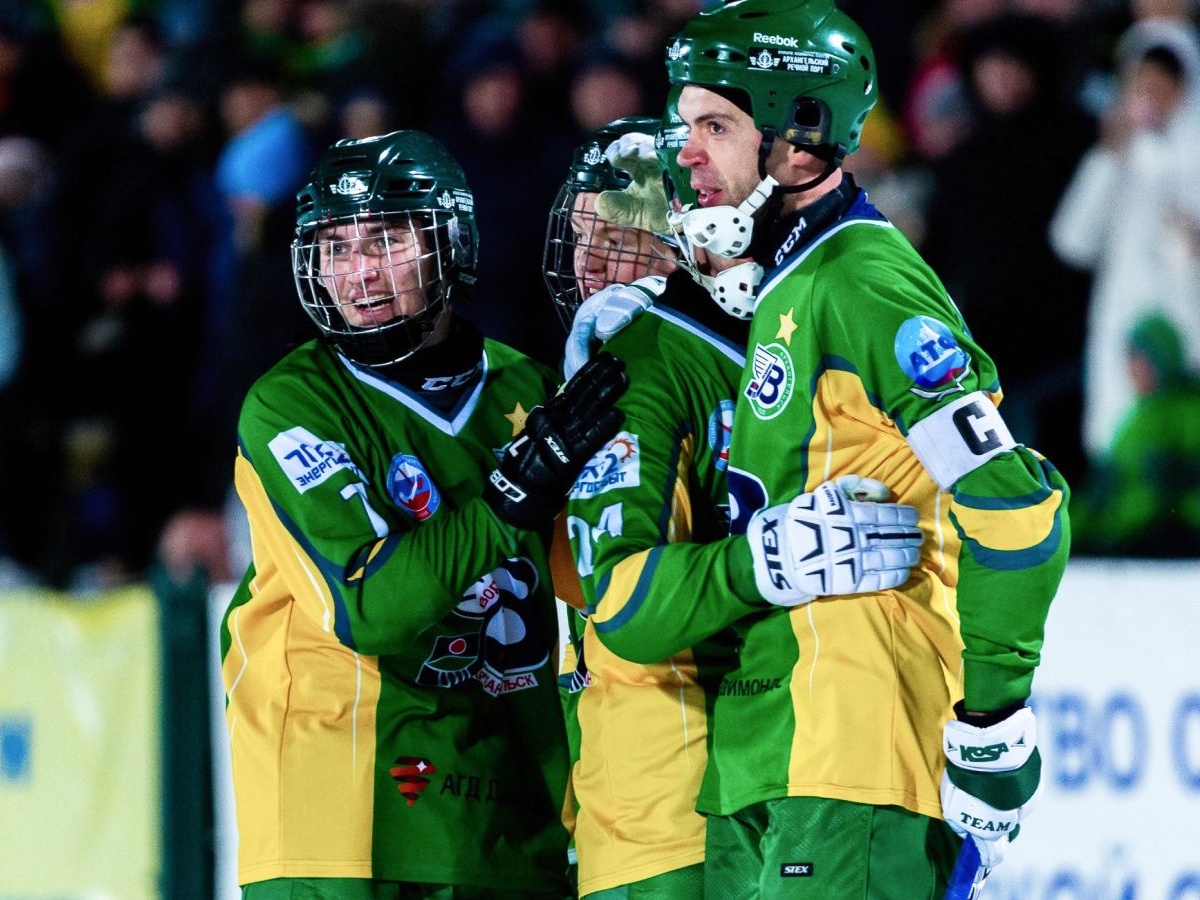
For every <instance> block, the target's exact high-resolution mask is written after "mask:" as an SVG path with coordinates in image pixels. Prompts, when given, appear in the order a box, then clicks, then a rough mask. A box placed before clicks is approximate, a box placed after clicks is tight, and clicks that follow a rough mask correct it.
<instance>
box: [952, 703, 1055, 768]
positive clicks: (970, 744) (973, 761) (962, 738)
mask: <svg viewBox="0 0 1200 900" xmlns="http://www.w3.org/2000/svg"><path fill="white" fill-rule="evenodd" d="M942 737H943V749H945V751H946V757H947V759H949V761H950V763H951V764H952V765H955V766H958V767H959V768H962V769H967V770H969V771H972V772H986V773H996V772H1012V771H1014V770H1016V769H1020V768H1021V767H1022V766H1024V765H1025V763H1026V762H1027V761H1028V760H1029V758H1030V757H1031V756H1032V755H1033V754H1034V753H1035V752H1036V750H1037V720H1036V719H1035V718H1034V717H1033V710H1032V709H1030V708H1029V707H1027V706H1022V707H1021V708H1020V709H1018V710H1017V711H1016V712H1015V713H1013V714H1012V715H1011V716H1009V717H1008V718H1006V719H1004V720H1003V721H1001V722H997V723H996V724H994V725H989V726H987V727H986V728H977V727H975V726H974V725H969V724H967V723H966V722H961V721H959V720H958V719H951V720H950V721H949V722H947V723H946V727H945V730H944V731H943V732H942Z"/></svg>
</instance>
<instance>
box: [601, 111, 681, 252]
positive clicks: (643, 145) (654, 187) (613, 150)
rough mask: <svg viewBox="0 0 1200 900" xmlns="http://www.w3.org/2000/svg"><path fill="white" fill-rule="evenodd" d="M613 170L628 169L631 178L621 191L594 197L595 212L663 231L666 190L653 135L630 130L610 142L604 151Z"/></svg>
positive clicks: (619, 221) (631, 225)
mask: <svg viewBox="0 0 1200 900" xmlns="http://www.w3.org/2000/svg"><path fill="white" fill-rule="evenodd" d="M604 155H605V156H606V157H607V158H608V161H609V162H610V163H612V166H613V168H614V169H620V170H622V171H625V172H628V173H629V176H630V178H632V179H633V180H632V181H631V182H630V184H629V186H628V187H626V188H625V189H624V190H620V191H601V192H600V193H599V194H598V195H597V196H596V214H597V215H598V216H599V217H600V218H602V219H604V220H605V221H608V222H612V223H613V224H615V225H623V226H625V227H626V228H640V229H642V230H643V231H653V232H657V233H659V234H662V233H664V232H666V231H668V230H669V229H670V225H668V224H667V191H666V187H665V186H664V185H663V179H662V164H661V163H660V162H659V161H658V154H657V153H656V152H655V150H654V136H653V135H649V134H639V133H637V132H631V133H629V134H623V135H621V137H620V138H618V139H617V140H615V141H613V142H612V143H611V144H609V146H608V148H607V149H606V150H605V151H604Z"/></svg>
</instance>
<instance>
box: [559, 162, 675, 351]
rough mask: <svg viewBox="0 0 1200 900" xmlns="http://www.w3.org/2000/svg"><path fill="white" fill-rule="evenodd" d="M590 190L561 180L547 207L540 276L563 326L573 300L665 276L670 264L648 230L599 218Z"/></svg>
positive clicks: (567, 321) (672, 260)
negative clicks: (554, 195) (607, 289)
mask: <svg viewBox="0 0 1200 900" xmlns="http://www.w3.org/2000/svg"><path fill="white" fill-rule="evenodd" d="M596 195H597V192H595V191H586V190H581V189H579V188H574V187H571V186H570V185H564V186H563V187H562V188H561V189H560V190H559V192H558V198H557V200H555V203H554V207H553V209H552V210H551V211H550V223H549V226H548V228H547V232H546V251H545V257H544V260H543V263H544V264H543V275H544V276H545V279H546V287H547V288H548V289H549V291H550V296H551V297H552V298H553V300H554V304H555V307H556V308H557V310H558V315H559V318H560V319H561V320H562V323H563V326H564V327H565V328H567V329H568V330H570V328H571V322H572V321H573V320H574V318H575V312H576V310H578V309H579V304H581V303H582V302H583V301H584V300H586V299H587V298H588V297H590V296H591V295H592V294H594V293H596V292H597V291H599V290H602V289H603V288H606V287H608V286H609V285H610V284H628V283H629V282H631V281H636V280H637V279H639V278H643V277H645V276H646V275H666V274H668V273H669V272H670V271H671V269H672V268H673V267H674V264H675V254H674V253H673V252H672V250H671V249H670V248H669V247H668V246H667V244H665V243H664V242H663V241H662V240H661V239H659V238H657V237H656V236H655V235H654V234H652V233H651V232H649V231H643V230H642V229H640V228H627V227H625V226H623V225H614V224H613V223H612V222H608V221H606V220H604V219H602V218H600V216H599V215H597V213H596Z"/></svg>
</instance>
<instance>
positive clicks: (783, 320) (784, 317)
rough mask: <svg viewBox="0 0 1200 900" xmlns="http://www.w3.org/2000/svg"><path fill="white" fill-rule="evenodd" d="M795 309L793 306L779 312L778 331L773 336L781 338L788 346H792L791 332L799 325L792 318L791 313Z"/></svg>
mask: <svg viewBox="0 0 1200 900" xmlns="http://www.w3.org/2000/svg"><path fill="white" fill-rule="evenodd" d="M795 311H796V307H794V306H793V307H792V308H791V309H789V310H788V311H787V312H785V313H780V315H779V331H778V332H776V334H775V337H777V338H783V342H784V343H785V344H787V345H788V346H789V347H790V346H792V332H793V331H795V330H796V329H797V328H799V327H800V326H798V325H797V324H796V320H795V319H793V318H792V313H794V312H795Z"/></svg>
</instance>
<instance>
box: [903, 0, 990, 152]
mask: <svg viewBox="0 0 1200 900" xmlns="http://www.w3.org/2000/svg"><path fill="white" fill-rule="evenodd" d="M1007 6H1008V4H1007V0H940V2H938V3H937V4H936V5H935V6H934V7H933V8H932V9H930V10H929V11H928V12H927V13H926V14H925V15H924V16H923V17H922V18H921V19H920V21H919V22H917V24H916V27H915V29H914V35H913V40H914V43H915V46H916V49H915V51H914V57H915V59H914V63H913V72H912V74H911V76H910V78H909V81H908V86H907V88H906V90H905V93H904V99H903V103H902V105H901V107H900V115H901V120H902V122H903V123H904V132H905V134H906V135H908V142H909V145H910V146H911V148H912V151H913V155H914V157H915V158H916V159H918V160H921V161H925V162H933V161H935V160H938V159H941V158H942V157H943V156H945V155H946V154H947V153H949V152H950V151H951V150H952V149H954V147H956V146H957V145H958V143H959V142H960V141H961V140H962V139H963V138H964V137H966V135H967V132H968V129H969V128H970V124H971V110H970V106H969V104H968V102H967V99H966V86H965V82H964V77H963V73H962V68H961V65H960V63H959V43H960V42H961V40H962V35H963V33H964V32H965V31H966V30H967V29H969V28H970V27H971V26H972V25H975V24H977V23H979V22H984V21H986V20H988V19H990V18H993V17H995V16H998V15H1000V14H1001V13H1003V12H1004V11H1005V9H1006V8H1007Z"/></svg>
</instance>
